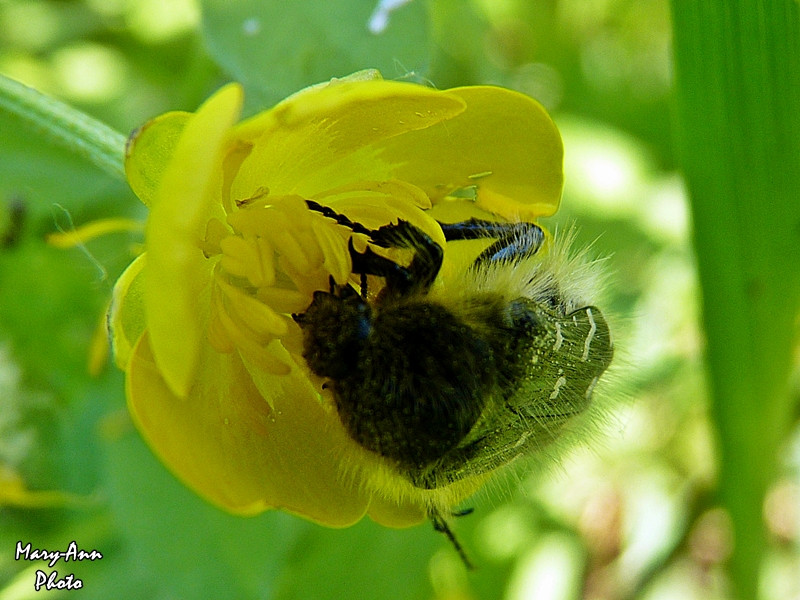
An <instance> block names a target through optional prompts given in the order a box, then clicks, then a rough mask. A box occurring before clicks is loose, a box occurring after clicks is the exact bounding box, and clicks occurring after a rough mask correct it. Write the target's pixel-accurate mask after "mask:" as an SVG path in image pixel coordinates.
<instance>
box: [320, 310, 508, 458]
mask: <svg viewBox="0 0 800 600" xmlns="http://www.w3.org/2000/svg"><path fill="white" fill-rule="evenodd" d="M356 362H357V364H358V367H357V368H356V369H354V370H353V371H352V372H351V373H350V374H348V376H346V377H343V378H340V379H338V380H335V381H333V383H332V386H333V390H334V395H335V398H336V402H337V407H338V410H339V415H340V418H341V420H342V423H343V424H344V425H345V427H346V428H347V429H348V431H349V433H350V435H351V436H352V437H353V439H355V440H356V441H357V442H358V443H359V444H361V445H362V446H364V447H365V448H367V449H369V450H372V451H373V452H377V453H378V454H380V455H382V456H385V457H387V458H390V459H394V460H396V461H398V462H399V463H400V464H401V465H403V466H404V467H406V468H409V469H419V468H424V467H425V466H426V465H429V464H431V463H433V462H434V461H436V460H438V459H440V458H441V457H442V456H444V455H445V454H446V453H447V452H448V451H450V450H451V449H452V448H454V447H455V446H456V445H458V443H459V442H460V441H461V440H463V439H464V437H465V436H466V435H467V434H468V433H469V431H470V429H471V428H472V426H473V425H474V424H475V422H476V421H477V420H478V418H479V417H480V415H481V412H482V410H483V407H484V405H485V403H486V401H487V398H488V397H489V395H490V394H491V389H492V386H493V384H494V373H495V365H494V358H493V354H492V350H491V348H490V347H489V346H488V344H487V343H486V342H485V341H482V340H481V339H480V336H478V335H476V334H475V331H473V330H472V329H471V328H470V327H469V326H468V325H466V324H464V323H463V322H461V321H460V320H459V319H458V318H456V317H455V316H454V315H453V314H452V313H451V312H450V311H448V310H446V309H445V308H443V307H440V306H438V305H436V304H432V303H429V302H426V303H422V302H419V303H414V302H410V303H404V304H400V305H396V306H390V307H384V308H383V309H382V310H381V311H379V312H378V314H377V315H376V316H375V318H374V320H373V322H372V328H371V332H370V335H369V336H368V337H367V339H366V340H365V341H364V345H363V347H362V350H361V353H360V356H359V360H358V361H356Z"/></svg>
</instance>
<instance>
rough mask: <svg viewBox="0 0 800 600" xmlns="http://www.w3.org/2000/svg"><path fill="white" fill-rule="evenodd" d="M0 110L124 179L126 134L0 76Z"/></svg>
mask: <svg viewBox="0 0 800 600" xmlns="http://www.w3.org/2000/svg"><path fill="white" fill-rule="evenodd" d="M0 111H4V112H7V113H9V114H11V115H13V116H15V117H17V118H19V119H21V120H22V121H24V122H25V123H26V124H27V125H28V126H30V128H31V129H32V130H36V131H40V132H44V133H45V134H46V135H47V136H49V137H50V138H51V139H52V140H53V141H55V142H56V143H57V144H59V145H61V146H63V147H65V148H67V149H69V150H71V151H73V152H75V153H77V154H79V155H81V156H83V157H85V158H87V159H89V160H90V161H91V162H93V163H94V164H95V165H97V166H98V167H100V168H101V169H103V170H104V171H106V172H107V173H109V174H111V175H113V176H115V177H118V178H120V179H122V180H124V179H125V168H124V152H125V136H124V135H122V134H121V133H119V132H118V131H114V130H113V129H111V128H110V127H109V126H108V125H106V124H104V123H101V122H100V121H97V120H95V119H93V118H92V117H90V116H89V115H87V114H85V113H83V112H81V111H79V110H77V109H75V108H72V107H71V106H69V105H67V104H64V103H63V102H60V101H59V100H56V99H55V98H50V97H49V96H45V95H44V94H42V93H40V92H37V91H36V90H34V89H33V88H30V87H28V86H26V85H23V84H22V83H19V82H18V81H14V80H13V79H9V78H8V77H5V76H4V75H0Z"/></svg>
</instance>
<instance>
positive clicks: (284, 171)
mask: <svg viewBox="0 0 800 600" xmlns="http://www.w3.org/2000/svg"><path fill="white" fill-rule="evenodd" d="M463 110H464V102H463V100H461V99H460V98H459V97H457V96H455V95H446V94H444V93H443V92H439V91H437V90H433V89H430V88H426V87H424V86H420V85H414V84H410V83H400V82H396V81H383V80H372V81H337V82H331V83H329V84H328V85H325V86H322V87H312V88H309V89H307V90H305V91H303V92H302V93H299V94H296V95H295V96H292V97H291V98H289V99H287V100H285V101H284V102H282V103H280V104H279V105H278V106H276V107H275V108H273V109H272V110H269V111H267V112H265V113H262V114H260V115H258V116H256V117H254V118H252V119H250V120H248V121H245V122H243V123H242V124H241V125H240V126H239V127H237V129H236V131H235V137H236V138H237V139H239V140H240V141H242V142H243V143H250V144H252V145H253V147H252V150H251V151H250V153H249V155H247V156H246V158H244V160H243V162H242V163H241V167H240V169H239V173H238V175H237V177H236V180H235V181H234V182H233V184H232V187H231V195H232V197H233V198H234V199H241V198H249V197H251V196H252V195H253V194H255V193H256V191H257V190H259V189H261V188H264V187H268V188H269V189H270V191H271V193H273V194H293V193H295V194H300V195H302V196H304V197H311V196H313V195H314V194H316V193H319V192H323V191H325V190H328V189H331V188H334V187H337V186H339V185H344V184H347V183H350V182H352V181H353V177H354V174H357V177H358V178H359V179H363V180H375V181H385V180H388V179H392V177H391V174H390V171H391V165H389V164H387V163H385V162H384V161H382V160H380V159H378V158H377V157H376V150H375V148H374V144H375V143H376V142H378V141H379V140H385V139H387V138H391V137H393V136H397V135H400V134H402V133H405V132H408V131H414V130H417V129H424V128H426V127H431V126H432V125H435V124H436V123H440V122H442V121H446V120H448V119H452V118H453V117H454V116H456V115H457V114H459V113H460V112H462V111H463Z"/></svg>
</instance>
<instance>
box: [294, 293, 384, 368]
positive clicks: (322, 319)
mask: <svg viewBox="0 0 800 600" xmlns="http://www.w3.org/2000/svg"><path fill="white" fill-rule="evenodd" d="M292 317H293V318H294V320H295V322H297V324H298V325H300V328H301V329H302V330H303V358H305V360H306V362H307V363H308V366H309V368H310V369H311V370H312V371H313V372H314V373H315V374H317V375H319V376H320V377H329V378H331V379H341V378H342V377H344V376H345V375H347V374H348V373H349V372H352V370H353V369H355V368H356V366H357V365H358V360H359V354H360V352H361V348H362V347H363V344H364V340H365V339H366V338H367V336H368V335H369V333H370V331H371V329H372V310H371V309H370V306H369V304H367V303H366V302H365V301H364V300H362V299H361V298H360V297H359V296H358V294H356V292H355V291H354V290H353V288H351V287H349V286H346V287H342V288H339V293H338V294H337V293H336V290H334V291H332V292H322V291H318V292H314V300H313V301H312V302H311V305H310V306H309V307H308V309H307V310H306V312H304V313H302V314H297V315H292Z"/></svg>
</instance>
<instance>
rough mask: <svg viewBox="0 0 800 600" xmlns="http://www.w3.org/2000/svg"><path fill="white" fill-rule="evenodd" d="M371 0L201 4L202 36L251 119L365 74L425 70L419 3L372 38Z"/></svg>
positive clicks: (215, 0) (422, 14)
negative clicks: (294, 96)
mask: <svg viewBox="0 0 800 600" xmlns="http://www.w3.org/2000/svg"><path fill="white" fill-rule="evenodd" d="M377 4H378V2H377V0H329V1H327V2H316V1H314V0H297V1H295V2H279V1H276V0H271V1H263V0H243V1H241V2H226V1H224V0H203V2H202V7H203V33H204V37H205V40H206V43H207V46H208V49H209V51H210V53H211V55H212V56H213V57H214V58H215V59H216V60H217V61H218V62H219V63H220V64H221V65H222V66H223V67H224V68H225V69H226V70H227V71H228V72H229V73H230V75H231V76H232V77H233V78H234V79H236V80H238V81H240V82H241V83H243V84H244V86H245V88H246V89H247V91H248V97H247V103H248V108H249V112H251V113H252V112H255V111H256V110H259V109H263V108H265V107H268V106H271V105H272V104H274V103H276V102H277V101H278V100H281V99H282V98H284V97H286V96H288V95H289V94H291V93H293V92H296V91H298V90H300V89H302V88H304V87H306V86H308V85H311V84H314V83H319V82H322V81H327V80H329V79H330V78H331V77H342V76H345V75H349V74H350V73H353V72H355V71H359V70H362V69H367V68H376V69H379V70H380V71H381V72H382V73H383V75H384V77H386V78H398V77H404V76H406V75H408V74H409V73H412V72H415V73H419V71H423V72H424V71H425V70H426V68H427V62H428V54H429V42H428V31H427V19H426V12H425V3H424V2H411V3H410V4H408V5H406V6H402V7H400V8H398V9H397V10H395V11H393V12H392V13H391V14H390V15H389V21H388V25H387V27H386V28H385V29H384V30H383V31H382V32H381V33H378V34H375V33H371V32H370V30H369V28H368V24H369V22H370V17H371V15H372V13H373V10H374V9H375V7H376V5H377Z"/></svg>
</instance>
